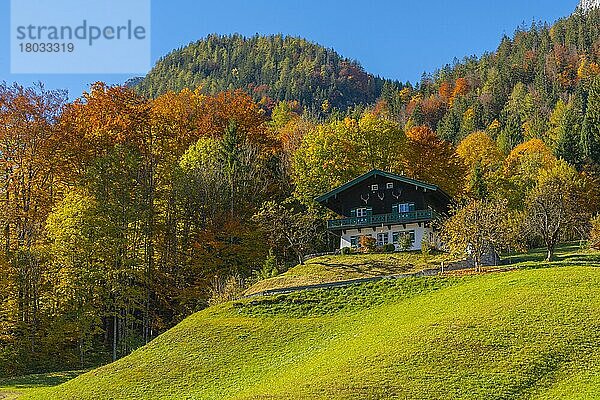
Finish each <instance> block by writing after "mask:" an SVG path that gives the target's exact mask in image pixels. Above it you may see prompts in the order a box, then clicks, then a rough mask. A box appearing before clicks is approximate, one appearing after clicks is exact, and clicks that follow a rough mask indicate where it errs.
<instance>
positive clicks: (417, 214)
mask: <svg viewBox="0 0 600 400" xmlns="http://www.w3.org/2000/svg"><path fill="white" fill-rule="evenodd" d="M438 217H439V214H438V213H437V212H435V211H433V210H417V211H410V212H401V213H392V214H378V215H368V216H366V217H354V218H343V219H333V220H330V221H327V228H329V229H348V228H363V227H369V226H379V225H392V224H406V223H412V222H424V221H431V220H433V219H436V218H438Z"/></svg>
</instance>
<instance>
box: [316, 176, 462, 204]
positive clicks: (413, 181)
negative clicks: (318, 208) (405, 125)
mask: <svg viewBox="0 0 600 400" xmlns="http://www.w3.org/2000/svg"><path fill="white" fill-rule="evenodd" d="M372 176H384V177H386V178H390V179H393V180H396V181H400V182H404V183H407V184H409V185H415V186H419V187H422V188H425V189H427V190H431V191H435V192H439V193H440V194H442V195H443V196H445V197H447V198H448V199H449V200H451V199H452V198H451V197H450V196H449V195H448V194H447V193H446V192H444V191H443V190H442V189H440V188H439V187H438V186H436V185H432V184H430V183H426V182H421V181H418V180H416V179H411V178H407V177H405V176H402V175H396V174H392V173H391V172H385V171H381V170H378V169H374V170H371V171H369V172H367V173H366V174H363V175H361V176H359V177H358V178H355V179H353V180H351V181H350V182H348V183H345V184H343V185H342V186H340V187H338V188H336V189H333V190H332V191H330V192H328V193H325V194H323V195H321V196H319V197H317V198H316V199H315V201H317V202H318V203H322V202H324V201H326V200H327V199H329V198H331V197H333V196H335V195H337V194H339V193H341V192H343V191H344V190H346V189H348V188H350V187H352V186H354V185H356V184H358V183H360V182H362V181H364V180H365V179H368V178H370V177H372Z"/></svg>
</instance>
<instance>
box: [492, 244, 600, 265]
mask: <svg viewBox="0 0 600 400" xmlns="http://www.w3.org/2000/svg"><path fill="white" fill-rule="evenodd" d="M502 259H503V261H504V263H505V264H506V265H511V266H515V267H519V268H526V269H538V268H548V267H559V266H567V265H573V266H590V267H600V253H599V252H594V251H591V250H589V249H585V248H582V247H581V246H580V244H579V243H567V244H563V245H561V246H559V247H557V248H556V251H555V253H554V259H553V260H552V261H549V262H548V261H546V249H545V248H537V249H531V250H529V251H528V252H527V253H518V254H505V255H503V257H502Z"/></svg>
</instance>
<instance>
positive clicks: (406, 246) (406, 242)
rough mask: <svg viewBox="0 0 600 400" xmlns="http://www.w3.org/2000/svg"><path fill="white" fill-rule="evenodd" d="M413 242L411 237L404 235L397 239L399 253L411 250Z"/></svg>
mask: <svg viewBox="0 0 600 400" xmlns="http://www.w3.org/2000/svg"><path fill="white" fill-rule="evenodd" d="M413 243H414V240H413V238H412V236H411V235H409V234H404V235H400V236H399V237H398V247H400V251H408V250H410V249H412V247H413Z"/></svg>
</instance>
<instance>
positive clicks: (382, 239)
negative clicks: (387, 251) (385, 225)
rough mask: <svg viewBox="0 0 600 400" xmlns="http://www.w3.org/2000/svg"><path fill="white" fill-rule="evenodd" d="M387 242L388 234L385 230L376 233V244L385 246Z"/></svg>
mask: <svg viewBox="0 0 600 400" xmlns="http://www.w3.org/2000/svg"><path fill="white" fill-rule="evenodd" d="M388 243H389V235H388V233H387V232H385V233H378V234H377V246H385V245H386V244H388Z"/></svg>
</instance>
